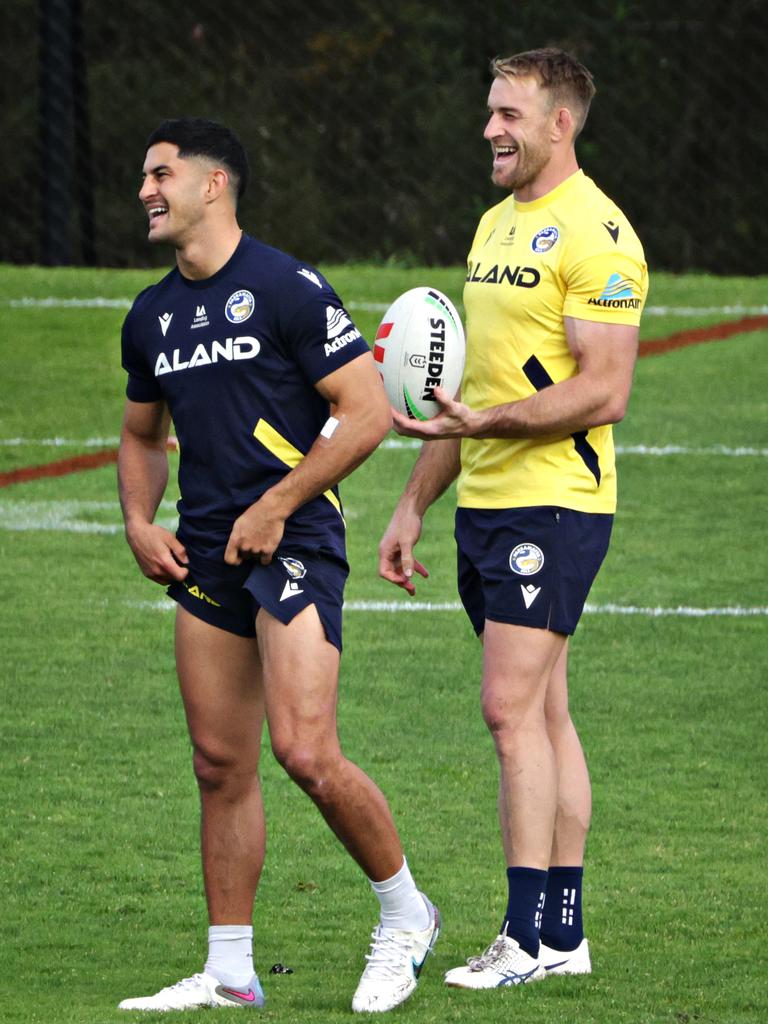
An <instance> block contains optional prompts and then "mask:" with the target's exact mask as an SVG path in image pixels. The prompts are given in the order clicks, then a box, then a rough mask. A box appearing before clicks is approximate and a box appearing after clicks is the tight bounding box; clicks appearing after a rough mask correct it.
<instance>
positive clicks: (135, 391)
mask: <svg viewBox="0 0 768 1024" xmlns="http://www.w3.org/2000/svg"><path fill="white" fill-rule="evenodd" d="M133 332H134V318H133V316H132V315H131V313H129V314H128V316H127V317H126V318H125V320H124V322H123V330H122V338H121V345H122V364H123V369H124V370H125V371H126V372H127V373H128V383H127V384H126V388H125V394H126V396H127V397H128V398H129V399H130V400H131V401H132V402H158V401H160V400H161V399H162V398H163V392H162V390H161V388H160V386H159V385H158V383H157V378H156V377H155V374H154V372H153V369H152V367H150V366H149V365H148V364H147V360H146V357H145V355H144V353H143V352H141V350H140V348H139V346H137V345H136V343H135V341H134V337H133Z"/></svg>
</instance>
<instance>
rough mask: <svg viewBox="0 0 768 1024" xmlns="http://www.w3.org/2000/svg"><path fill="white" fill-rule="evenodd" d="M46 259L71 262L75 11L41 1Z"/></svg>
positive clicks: (63, 1)
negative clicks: (73, 40) (73, 27)
mask: <svg viewBox="0 0 768 1024" xmlns="http://www.w3.org/2000/svg"><path fill="white" fill-rule="evenodd" d="M39 18H40V23H39V37H40V151H41V166H42V177H41V186H40V187H41V197H40V198H41V205H42V238H41V254H40V255H41V262H42V263H44V264H46V265H48V266H59V265H66V264H69V263H71V262H72V238H71V211H72V201H71V200H72V147H73V130H72V122H73V116H72V111H73V103H72V79H73V75H72V10H71V4H70V0H40V2H39Z"/></svg>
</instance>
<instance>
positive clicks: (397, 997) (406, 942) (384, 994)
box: [352, 893, 440, 1013]
mask: <svg viewBox="0 0 768 1024" xmlns="http://www.w3.org/2000/svg"><path fill="white" fill-rule="evenodd" d="M421 897H422V899H423V900H424V902H425V903H426V905H427V910H428V911H429V917H430V921H429V925H428V927H426V928H425V929H424V930H423V931H420V932H403V931H398V930H396V929H394V928H382V927H381V925H376V928H375V929H374V930H373V932H372V933H371V938H372V939H373V942H372V943H371V952H370V953H366V956H365V959H366V960H367V961H368V966H367V967H366V968H365V970H364V971H363V975H362V977H361V978H360V984H359V985H358V986H357V991H356V992H355V994H354V997H353V999H352V1009H353V1010H354V1011H355V1013H384V1012H385V1011H386V1010H391V1009H392V1008H393V1007H395V1006H398V1005H399V1004H400V1003H402V1002H404V1001H405V1000H406V999H407V998H408V996H409V995H410V994H411V993H412V992H413V990H414V989H415V988H416V982H417V981H418V978H419V974H420V973H421V969H422V967H423V966H424V961H425V960H426V959H427V956H428V955H429V954H430V952H431V951H432V948H433V946H434V945H435V943H436V942H437V937H438V935H439V934H440V911H439V910H438V909H437V907H435V906H433V905H432V904H431V903H430V902H429V900H428V899H427V897H426V896H425V895H424V894H423V893H422V894H421Z"/></svg>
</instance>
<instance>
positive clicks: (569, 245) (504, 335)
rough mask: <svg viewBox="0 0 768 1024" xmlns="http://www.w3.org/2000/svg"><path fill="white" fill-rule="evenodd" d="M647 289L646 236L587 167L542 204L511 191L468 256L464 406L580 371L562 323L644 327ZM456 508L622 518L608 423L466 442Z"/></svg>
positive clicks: (502, 398)
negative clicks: (617, 514) (535, 508)
mask: <svg viewBox="0 0 768 1024" xmlns="http://www.w3.org/2000/svg"><path fill="white" fill-rule="evenodd" d="M647 292H648V272H647V267H646V263H645V258H644V256H643V249H642V246H641V244H640V241H639V239H638V237H637V235H636V234H635V232H634V231H633V229H632V226H631V225H630V223H629V222H628V220H627V219H626V217H625V216H624V214H623V213H622V212H621V210H620V209H619V208H618V207H617V206H616V204H615V203H614V202H612V200H610V199H609V198H608V197H607V196H606V195H605V194H604V193H603V192H601V191H600V189H599V188H598V187H597V186H596V185H595V184H594V182H593V181H592V180H591V179H590V178H588V177H587V176H586V175H585V174H584V173H583V172H582V171H577V172H576V173H575V174H573V175H571V176H570V177H569V178H567V179H566V180H565V181H564V182H562V183H561V184H560V185H558V186H557V188H555V189H553V190H552V191H551V192H549V193H547V195H545V196H542V197H541V198H540V199H536V200H534V201H533V202H529V203H521V202H517V201H516V200H515V198H514V196H513V195H512V196H509V197H508V198H507V199H505V200H504V201H503V202H501V203H499V204H498V205H496V206H494V207H492V208H491V209H490V210H488V211H487V212H486V213H485V215H484V216H483V217H482V219H481V221H480V224H479V226H478V229H477V233H476V234H475V239H474V242H473V243H472V248H471V250H470V253H469V258H468V265H467V281H466V285H465V287H464V307H465V310H466V327H467V361H466V368H465V371H464V379H463V382H462V400H463V401H464V402H466V403H467V405H469V406H470V407H471V408H473V409H485V408H489V407H491V406H495V405H502V404H504V403H507V402H513V401H518V400H520V399H523V398H527V397H528V396H530V395H532V394H534V393H535V392H536V391H540V390H541V389H542V388H544V387H546V386H548V385H549V384H552V383H558V382H560V381H563V380H567V379H568V378H570V377H573V376H575V374H576V373H577V371H578V367H577V364H576V360H575V359H574V357H573V355H572V353H571V351H570V349H569V347H568V343H567V341H566V336H565V326H564V321H563V318H564V317H566V316H568V317H575V318H577V319H581V320H593V321H596V322H598V323H615V324H630V325H637V324H639V322H640V314H641V312H642V308H643V304H644V303H645V298H646V295H647ZM458 503H459V505H460V506H462V507H465V508H519V507H524V506H529V505H558V506H561V507H563V508H572V509H576V510H577V511H582V512H613V511H614V510H615V507H616V467H615V457H614V449H613V437H612V430H611V427H610V425H606V426H600V427H593V428H592V429H590V430H588V431H579V432H577V433H574V434H568V435H565V436H556V437H536V438H520V439H515V438H512V439H507V438H490V439H473V438H466V439H464V440H463V441H462V443H461V474H460V476H459V481H458Z"/></svg>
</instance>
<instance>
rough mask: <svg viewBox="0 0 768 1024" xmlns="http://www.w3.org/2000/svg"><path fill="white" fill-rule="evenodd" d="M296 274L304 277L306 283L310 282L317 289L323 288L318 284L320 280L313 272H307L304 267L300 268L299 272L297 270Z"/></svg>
mask: <svg viewBox="0 0 768 1024" xmlns="http://www.w3.org/2000/svg"><path fill="white" fill-rule="evenodd" d="M296 273H297V274H301V276H302V277H306V279H307V280H308V281H311V282H312V284H314V285H316V286H317V287H318V288H322V287H323V286H322V284H321V282H320V278H319V277H318V276H317V274H316V273H315V272H314V271H313V270H307V268H306V267H302V268H301V270H297V271H296Z"/></svg>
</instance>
